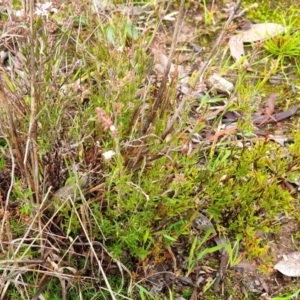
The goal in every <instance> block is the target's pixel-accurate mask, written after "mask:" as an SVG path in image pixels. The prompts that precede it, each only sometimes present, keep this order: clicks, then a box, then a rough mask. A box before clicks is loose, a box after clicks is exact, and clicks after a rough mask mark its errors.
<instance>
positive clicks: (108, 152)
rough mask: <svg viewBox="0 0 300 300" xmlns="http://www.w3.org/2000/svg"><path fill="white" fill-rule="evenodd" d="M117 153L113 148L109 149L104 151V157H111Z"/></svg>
mask: <svg viewBox="0 0 300 300" xmlns="http://www.w3.org/2000/svg"><path fill="white" fill-rule="evenodd" d="M115 154H116V152H115V151H113V150H109V151H106V152H104V153H102V155H103V157H104V159H111V158H112V157H113V156H114V155H115Z"/></svg>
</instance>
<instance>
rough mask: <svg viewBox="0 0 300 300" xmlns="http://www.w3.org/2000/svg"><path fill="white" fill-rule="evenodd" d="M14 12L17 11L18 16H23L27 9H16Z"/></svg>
mask: <svg viewBox="0 0 300 300" xmlns="http://www.w3.org/2000/svg"><path fill="white" fill-rule="evenodd" d="M14 13H15V15H16V17H23V16H24V14H25V11H24V9H21V10H15V11H14Z"/></svg>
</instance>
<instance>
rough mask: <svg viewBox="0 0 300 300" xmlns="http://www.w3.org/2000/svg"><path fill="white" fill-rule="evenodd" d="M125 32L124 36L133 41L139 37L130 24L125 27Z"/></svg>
mask: <svg viewBox="0 0 300 300" xmlns="http://www.w3.org/2000/svg"><path fill="white" fill-rule="evenodd" d="M125 32H126V36H127V37H129V38H131V39H133V40H136V39H137V38H138V37H139V32H138V30H137V29H136V27H135V26H133V25H132V24H126V25H125Z"/></svg>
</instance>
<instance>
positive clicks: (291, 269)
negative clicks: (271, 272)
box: [274, 252, 300, 277]
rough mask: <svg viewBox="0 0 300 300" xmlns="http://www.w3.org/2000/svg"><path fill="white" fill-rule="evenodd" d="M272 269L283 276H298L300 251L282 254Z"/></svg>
mask: <svg viewBox="0 0 300 300" xmlns="http://www.w3.org/2000/svg"><path fill="white" fill-rule="evenodd" d="M274 269H275V270H278V271H279V272H280V273H282V274H283V275H285V276H289V277H300V252H293V253H290V254H288V255H284V257H283V259H282V260H281V261H279V262H278V263H277V264H276V265H275V266H274Z"/></svg>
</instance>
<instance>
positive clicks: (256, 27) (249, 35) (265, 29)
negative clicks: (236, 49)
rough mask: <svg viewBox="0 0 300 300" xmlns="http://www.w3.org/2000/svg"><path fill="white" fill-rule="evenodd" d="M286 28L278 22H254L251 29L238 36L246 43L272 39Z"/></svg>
mask: <svg viewBox="0 0 300 300" xmlns="http://www.w3.org/2000/svg"><path fill="white" fill-rule="evenodd" d="M286 30H287V28H286V27H284V26H282V25H280V24H276V23H262V24H253V25H252V26H251V28H250V29H248V30H245V31H242V32H240V33H239V34H237V35H236V36H238V37H239V38H240V39H241V40H242V41H243V42H244V43H251V42H257V41H263V40H267V39H270V38H272V37H274V36H276V35H279V34H282V33H284V32H285V31H286Z"/></svg>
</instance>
